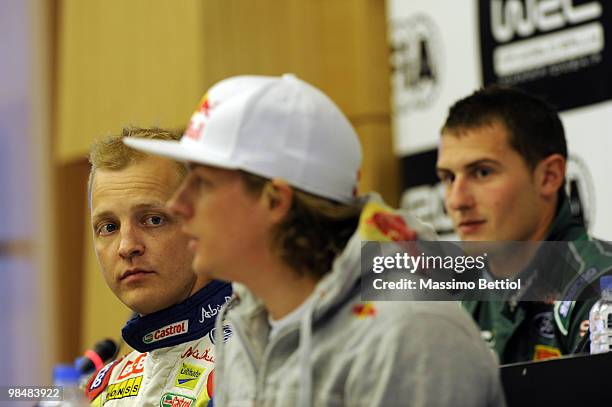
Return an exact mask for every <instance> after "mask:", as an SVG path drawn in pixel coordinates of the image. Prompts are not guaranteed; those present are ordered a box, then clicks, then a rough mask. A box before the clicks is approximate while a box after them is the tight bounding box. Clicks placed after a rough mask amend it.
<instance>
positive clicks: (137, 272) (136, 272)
mask: <svg viewBox="0 0 612 407" xmlns="http://www.w3.org/2000/svg"><path fill="white" fill-rule="evenodd" d="M153 273H154V272H153V271H151V270H144V269H140V268H133V269H129V270H126V271H124V272H123V274H121V277H120V278H119V281H124V280H135V279H138V278H142V277H145V276H146V275H148V274H153Z"/></svg>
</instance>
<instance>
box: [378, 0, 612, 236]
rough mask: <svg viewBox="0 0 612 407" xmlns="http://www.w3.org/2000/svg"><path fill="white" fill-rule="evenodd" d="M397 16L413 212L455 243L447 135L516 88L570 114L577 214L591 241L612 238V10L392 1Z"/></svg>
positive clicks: (396, 99) (399, 97)
mask: <svg viewBox="0 0 612 407" xmlns="http://www.w3.org/2000/svg"><path fill="white" fill-rule="evenodd" d="M387 17H388V27H389V39H390V42H391V49H392V50H393V53H392V57H391V64H392V67H393V74H392V93H393V103H392V105H393V116H392V127H393V133H394V148H395V152H396V154H398V155H399V156H400V157H401V166H402V178H403V181H402V182H403V189H404V192H403V195H402V205H403V206H405V207H408V208H410V209H412V210H414V211H415V212H416V213H417V214H418V215H419V216H420V217H421V218H422V219H423V220H425V221H427V222H431V223H433V224H434V226H435V227H436V229H437V231H438V232H439V233H440V234H441V235H442V236H445V237H447V238H452V237H453V231H452V224H451V222H450V219H449V218H448V217H447V215H446V214H445V211H444V205H443V189H442V186H441V185H440V184H439V182H438V180H437V177H436V174H435V162H436V157H437V155H436V146H437V144H438V140H439V130H440V127H441V126H442V123H443V122H444V119H445V118H446V115H447V112H448V108H449V106H450V105H451V104H452V103H454V102H455V101H456V100H458V99H459V98H462V97H464V96H467V95H468V94H470V93H472V92H473V91H474V90H476V89H477V88H479V87H481V86H483V85H488V84H491V83H500V84H506V85H514V86H518V87H520V88H522V89H525V90H527V91H530V92H534V93H537V94H539V95H541V96H543V97H545V98H546V99H547V100H548V101H549V102H550V103H552V104H553V105H554V106H556V107H557V108H558V110H559V111H560V114H561V119H562V121H563V124H564V126H565V130H566V137H567V140H568V148H569V152H570V157H569V164H568V175H567V181H568V182H567V186H566V188H567V191H568V193H569V194H570V197H571V199H572V203H573V207H574V209H575V210H576V212H577V213H579V214H580V215H581V216H583V217H584V219H585V221H586V223H587V226H588V228H589V231H590V232H592V233H593V234H594V235H596V236H598V237H601V238H604V239H608V240H610V239H612V211H610V210H609V208H612V188H610V186H611V183H610V181H609V176H608V174H610V173H611V172H612V160H610V151H611V148H612V101H611V99H612V82H611V76H610V72H612V52H611V51H610V44H612V42H611V40H612V3H610V2H605V1H602V0H599V1H593V0H590V1H584V0H552V1H550V0H548V1H538V0H536V1H531V0H458V1H446V0H411V1H403V0H389V1H388V2H387Z"/></svg>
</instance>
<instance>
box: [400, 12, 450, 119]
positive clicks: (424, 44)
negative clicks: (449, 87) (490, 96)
mask: <svg viewBox="0 0 612 407" xmlns="http://www.w3.org/2000/svg"><path fill="white" fill-rule="evenodd" d="M390 26H391V33H390V35H389V37H390V38H391V50H392V54H391V67H392V69H393V76H392V81H393V98H394V99H395V107H396V109H398V111H407V110H417V109H424V108H427V107H428V106H430V105H431V104H432V103H433V102H434V101H435V100H436V99H437V97H438V94H439V91H440V84H441V83H442V80H443V72H442V64H443V61H442V55H443V49H442V42H441V35H440V29H439V28H438V26H437V25H436V23H435V22H434V20H433V19H431V18H430V17H429V16H427V15H425V14H415V15H413V16H411V17H408V18H401V19H396V20H392V21H391V24H390ZM396 113H397V112H396Z"/></svg>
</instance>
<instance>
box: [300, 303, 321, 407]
mask: <svg viewBox="0 0 612 407" xmlns="http://www.w3.org/2000/svg"><path fill="white" fill-rule="evenodd" d="M316 304H317V302H316V301H309V303H308V305H307V307H306V310H304V316H303V317H302V320H301V321H300V345H299V346H300V348H299V354H300V361H301V363H300V370H301V374H300V378H301V381H302V385H301V386H300V399H299V406H301V407H312V389H313V385H312V380H313V377H312V376H313V371H312V314H313V313H314V309H315V305H316Z"/></svg>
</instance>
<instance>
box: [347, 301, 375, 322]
mask: <svg viewBox="0 0 612 407" xmlns="http://www.w3.org/2000/svg"><path fill="white" fill-rule="evenodd" d="M353 314H354V315H356V316H357V318H359V319H364V318H373V317H375V316H376V308H374V304H372V303H371V302H366V303H363V304H357V305H354V306H353Z"/></svg>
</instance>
